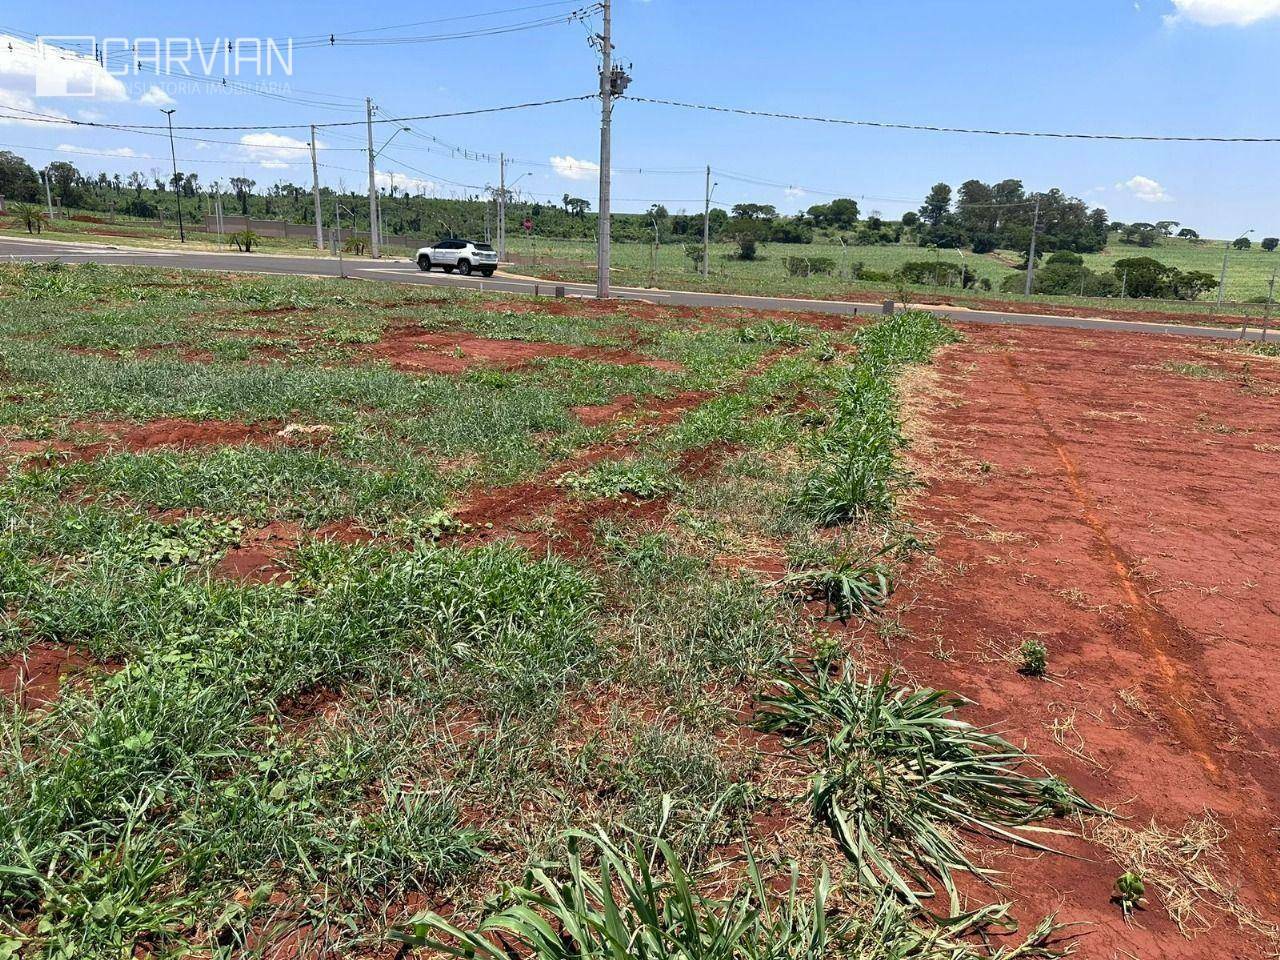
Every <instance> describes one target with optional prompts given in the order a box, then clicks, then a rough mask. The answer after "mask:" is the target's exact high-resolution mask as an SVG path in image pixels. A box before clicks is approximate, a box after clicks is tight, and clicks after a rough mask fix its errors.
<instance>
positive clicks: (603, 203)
mask: <svg viewBox="0 0 1280 960" xmlns="http://www.w3.org/2000/svg"><path fill="white" fill-rule="evenodd" d="M603 14H604V29H603V31H602V32H601V34H600V36H599V37H597V38H596V39H597V40H598V41H599V43H600V212H599V216H598V220H599V229H598V230H597V235H598V239H597V241H596V297H597V298H599V299H601V300H603V299H606V298H608V296H609V241H610V240H611V238H612V223H611V222H610V220H609V190H610V170H609V168H610V166H611V165H612V163H613V142H612V131H611V130H610V125H611V124H612V122H613V98H614V97H615V96H620V95H621V94H622V92H623V91H624V90H626V89H627V84H628V83H630V82H631V78H630V77H628V76H627V74H626V72H625V71H624V70H622V69H621V68H618V69H615V68H614V66H613V0H603Z"/></svg>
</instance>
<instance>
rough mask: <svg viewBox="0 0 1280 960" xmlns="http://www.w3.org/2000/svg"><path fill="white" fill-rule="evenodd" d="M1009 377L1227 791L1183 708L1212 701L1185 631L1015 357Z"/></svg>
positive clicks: (1190, 717)
mask: <svg viewBox="0 0 1280 960" xmlns="http://www.w3.org/2000/svg"><path fill="white" fill-rule="evenodd" d="M1003 359H1004V362H1005V365H1006V366H1007V367H1008V368H1009V374H1010V376H1011V377H1012V379H1013V380H1014V382H1015V383H1016V384H1017V385H1018V388H1019V389H1020V390H1021V392H1022V394H1023V396H1024V397H1025V398H1026V401H1027V405H1028V406H1029V407H1030V409H1031V412H1032V414H1033V416H1034V417H1035V422H1036V424H1037V426H1039V428H1040V429H1041V431H1043V433H1044V435H1045V440H1046V441H1047V443H1048V444H1049V446H1050V447H1051V448H1052V449H1053V451H1054V453H1055V454H1056V456H1057V458H1058V460H1059V461H1060V462H1061V464H1062V468H1063V479H1064V480H1065V481H1066V484H1067V487H1068V489H1069V490H1070V491H1071V495H1072V496H1073V497H1074V498H1075V500H1076V503H1077V505H1078V507H1079V508H1080V515H1081V519H1083V521H1084V523H1085V525H1086V526H1088V528H1089V530H1090V531H1091V533H1092V534H1093V538H1094V541H1095V543H1096V545H1097V547H1098V549H1099V552H1100V553H1101V554H1102V555H1103V557H1105V559H1106V561H1107V563H1108V565H1109V566H1110V568H1111V571H1112V573H1113V575H1114V576H1113V580H1114V582H1115V584H1116V586H1118V587H1119V589H1120V593H1121V595H1122V596H1123V597H1124V600H1125V609H1126V611H1127V613H1128V618H1127V619H1128V620H1129V623H1130V625H1131V626H1132V627H1133V628H1134V630H1135V631H1136V633H1137V635H1138V636H1139V637H1140V638H1141V639H1142V643H1143V648H1144V650H1145V652H1146V654H1147V655H1148V656H1149V657H1150V658H1151V660H1152V662H1153V663H1154V664H1155V665H1156V667H1157V669H1158V673H1159V677H1160V680H1161V683H1162V685H1163V687H1164V691H1165V694H1166V696H1165V709H1164V712H1165V715H1166V718H1167V719H1168V720H1169V722H1170V724H1171V725H1172V726H1173V728H1174V731H1175V732H1176V733H1177V735H1178V738H1179V739H1180V740H1181V741H1182V742H1183V744H1184V745H1185V746H1186V747H1187V749H1188V750H1190V751H1191V753H1192V755H1193V756H1195V758H1196V759H1197V760H1198V761H1199V763H1200V765H1201V766H1202V767H1203V768H1204V770H1205V772H1206V773H1207V774H1208V776H1209V779H1210V781H1211V782H1212V783H1213V784H1214V786H1216V787H1219V788H1226V786H1227V783H1226V782H1225V779H1224V777H1223V770H1222V765H1221V764H1220V763H1219V762H1218V760H1217V759H1215V757H1214V754H1215V753H1216V752H1217V749H1216V746H1215V738H1214V737H1212V736H1211V735H1210V734H1209V733H1207V732H1206V730H1205V729H1204V725H1203V723H1202V722H1201V719H1200V718H1199V717H1197V716H1196V714H1195V713H1194V712H1193V711H1191V710H1190V709H1188V708H1187V707H1185V706H1184V704H1186V703H1192V702H1195V701H1196V700H1201V701H1203V700H1205V699H1212V698H1210V697H1209V696H1208V694H1207V693H1206V691H1205V690H1204V689H1203V686H1202V685H1201V684H1200V683H1199V682H1198V681H1197V680H1196V679H1194V678H1193V677H1191V676H1189V675H1188V673H1187V671H1186V668H1185V667H1184V666H1183V664H1182V663H1181V662H1180V661H1179V660H1178V659H1177V658H1176V654H1175V653H1174V648H1175V647H1177V646H1186V645H1187V644H1188V641H1189V639H1190V638H1189V637H1188V636H1187V633H1186V631H1185V629H1183V628H1182V626H1181V625H1180V624H1178V622H1177V621H1176V620H1175V619H1174V618H1173V617H1172V616H1170V615H1169V614H1168V613H1167V612H1166V611H1164V610H1163V609H1161V608H1160V606H1159V605H1158V604H1157V603H1155V602H1154V601H1152V600H1151V599H1150V598H1149V597H1145V596H1143V594H1142V593H1140V592H1139V590H1138V587H1137V584H1136V583H1135V580H1134V573H1133V571H1134V569H1135V564H1134V563H1133V561H1132V559H1131V558H1130V557H1129V556H1128V554H1127V553H1126V552H1125V551H1124V549H1123V548H1121V547H1120V546H1119V545H1117V544H1116V542H1115V540H1114V539H1113V538H1112V536H1111V532H1110V530H1109V528H1108V526H1107V523H1106V521H1105V519H1103V517H1102V515H1101V514H1100V513H1099V512H1098V510H1097V508H1096V506H1095V500H1094V498H1093V497H1092V496H1091V495H1090V493H1089V491H1088V489H1087V488H1086V487H1085V484H1084V481H1083V479H1082V477H1081V474H1080V466H1079V464H1078V463H1077V462H1076V459H1075V458H1074V457H1073V456H1072V455H1071V452H1070V451H1069V450H1068V449H1067V446H1066V442H1065V441H1064V440H1063V439H1062V437H1061V436H1060V435H1059V434H1058V433H1057V432H1056V431H1055V430H1054V428H1053V426H1052V425H1051V424H1050V423H1049V421H1048V419H1047V418H1046V417H1045V416H1044V414H1043V412H1042V411H1041V409H1040V402H1039V400H1038V399H1037V398H1036V395H1035V392H1034V391H1033V390H1032V388H1031V385H1030V384H1029V383H1028V382H1027V380H1026V378H1024V377H1023V376H1022V374H1021V372H1020V371H1019V369H1018V365H1017V362H1016V361H1015V359H1014V357H1013V356H1012V354H1009V353H1006V354H1005V355H1004V358H1003Z"/></svg>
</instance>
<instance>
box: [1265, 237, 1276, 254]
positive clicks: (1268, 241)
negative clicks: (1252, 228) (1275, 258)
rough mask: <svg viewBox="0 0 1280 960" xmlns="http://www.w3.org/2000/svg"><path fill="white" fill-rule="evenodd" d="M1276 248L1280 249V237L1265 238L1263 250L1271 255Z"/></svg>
mask: <svg viewBox="0 0 1280 960" xmlns="http://www.w3.org/2000/svg"><path fill="white" fill-rule="evenodd" d="M1276 247H1280V237H1263V238H1262V249H1263V250H1265V251H1267V253H1270V252H1271V251H1273V250H1274V249H1275V248H1276Z"/></svg>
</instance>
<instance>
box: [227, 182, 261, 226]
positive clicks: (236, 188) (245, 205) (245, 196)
mask: <svg viewBox="0 0 1280 960" xmlns="http://www.w3.org/2000/svg"><path fill="white" fill-rule="evenodd" d="M257 185H258V183H257V181H256V180H250V179H249V178H248V177H232V178H231V189H232V191H233V192H234V193H235V195H236V199H237V200H239V201H240V214H241V215H242V216H245V217H247V216H249V197H250V196H251V195H252V194H253V188H254V187H256V186H257Z"/></svg>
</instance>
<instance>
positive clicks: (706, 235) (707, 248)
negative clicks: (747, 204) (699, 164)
mask: <svg viewBox="0 0 1280 960" xmlns="http://www.w3.org/2000/svg"><path fill="white" fill-rule="evenodd" d="M710 259H711V164H709V163H708V164H707V190H706V193H705V194H704V195H703V204H702V279H703V280H705V279H707V264H708V262H709V261H710Z"/></svg>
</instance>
